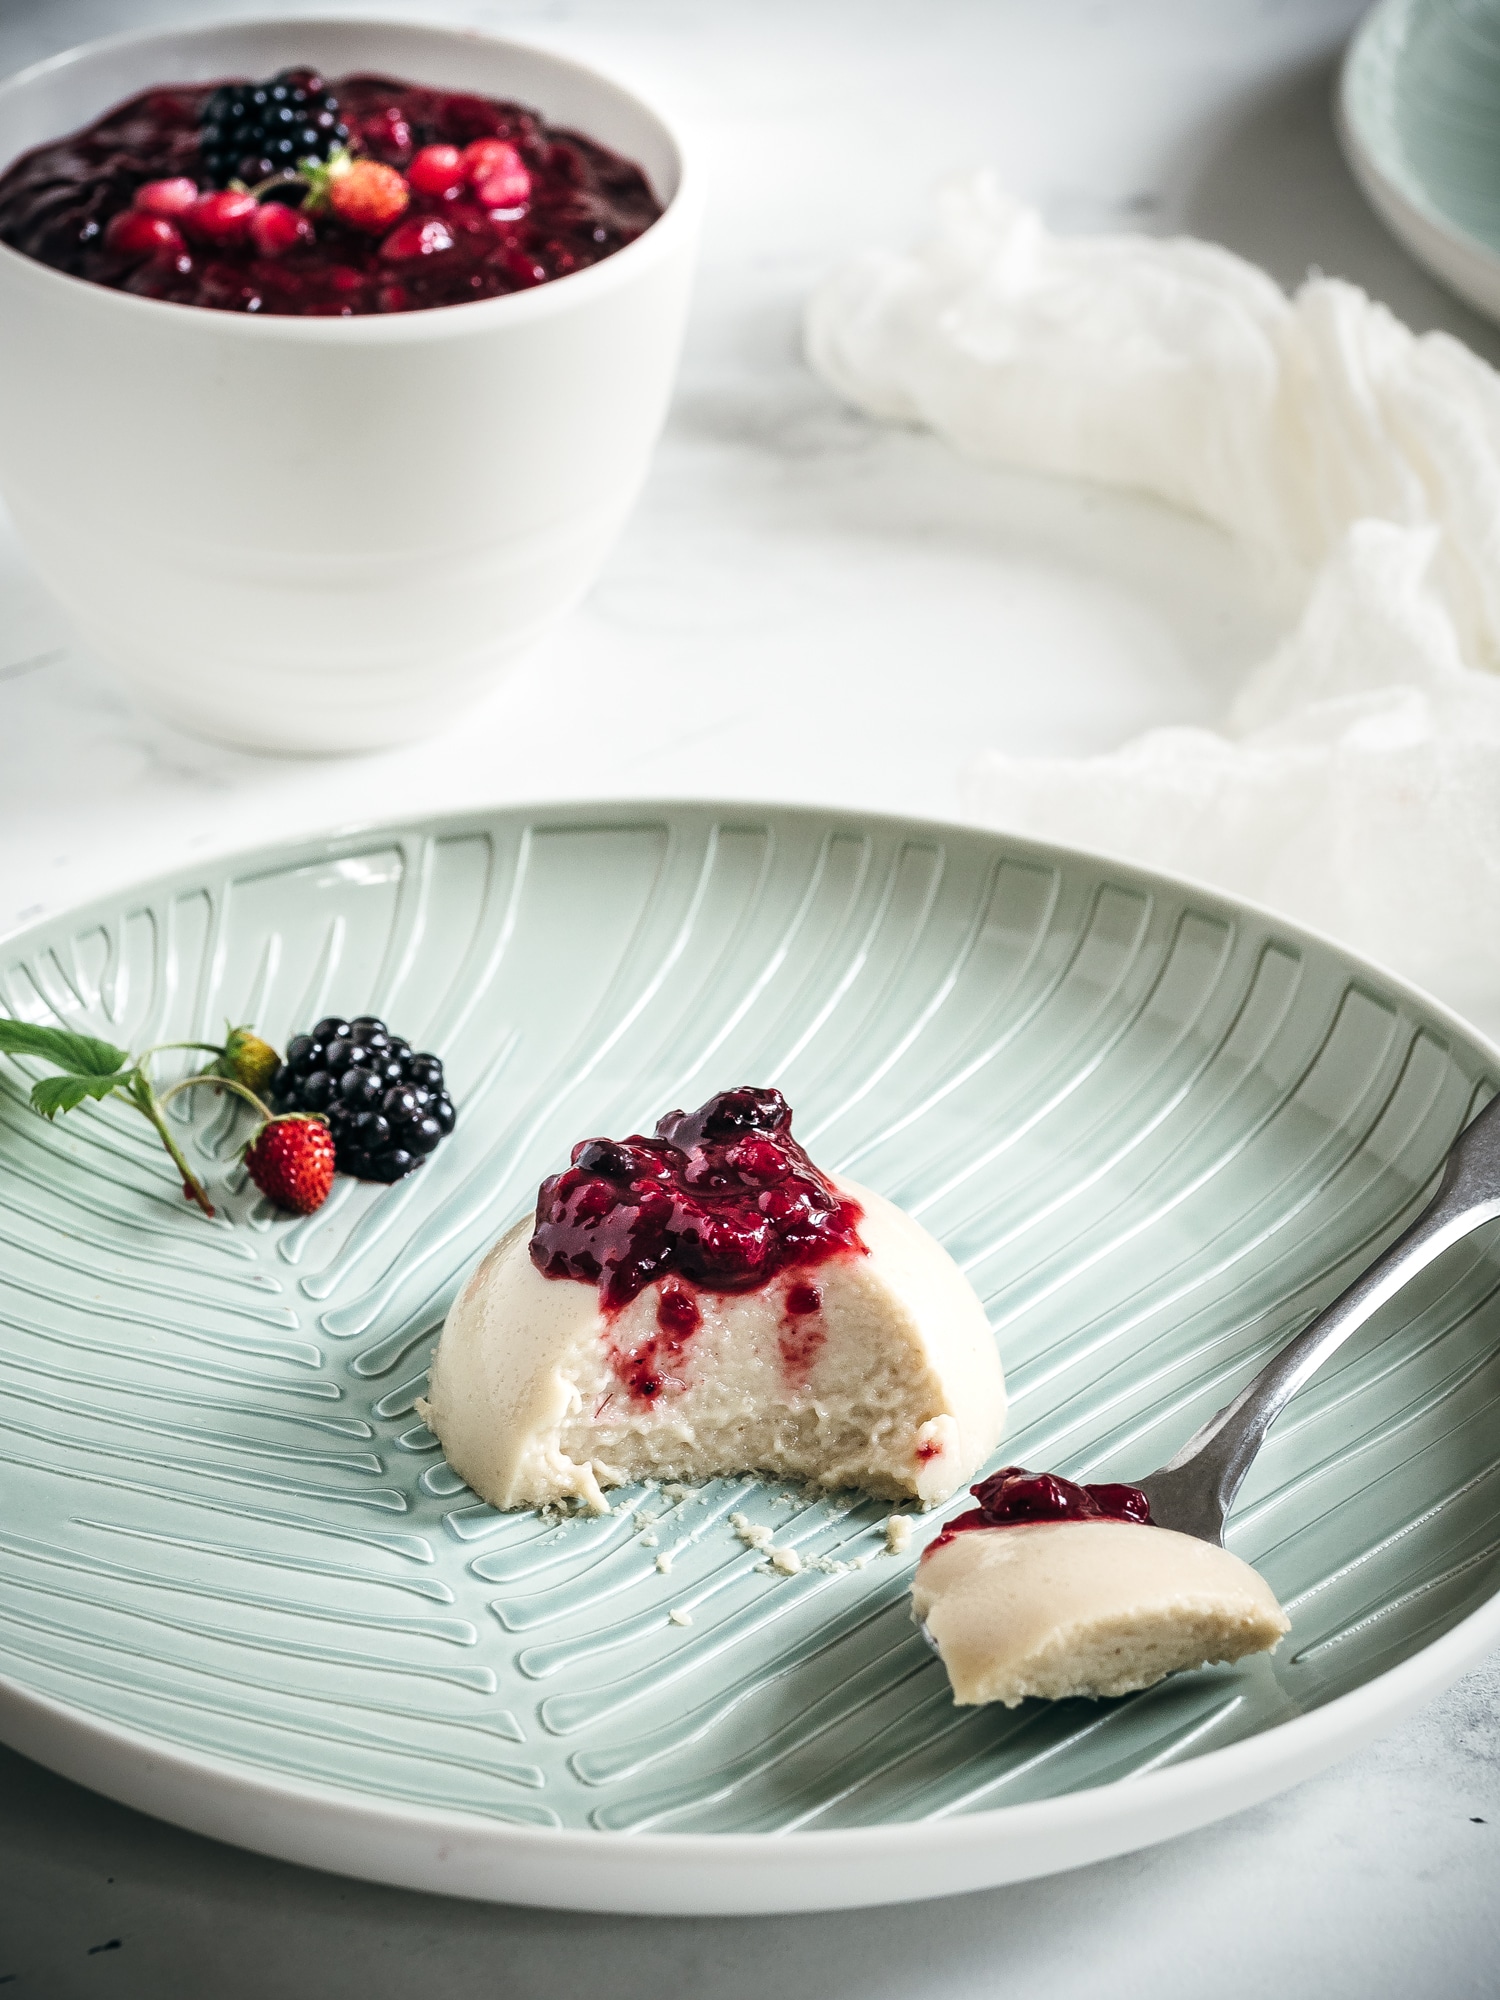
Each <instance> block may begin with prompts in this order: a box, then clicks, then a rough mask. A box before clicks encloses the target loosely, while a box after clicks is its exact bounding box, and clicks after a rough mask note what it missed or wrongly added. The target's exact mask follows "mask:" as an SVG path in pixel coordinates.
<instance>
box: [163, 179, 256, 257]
mask: <svg viewBox="0 0 1500 2000" xmlns="http://www.w3.org/2000/svg"><path fill="white" fill-rule="evenodd" d="M258 206H259V204H258V203H257V201H256V199H255V197H254V195H253V194H235V193H234V192H233V190H232V189H229V188H226V189H225V190H224V192H223V193H222V194H200V195H199V197H198V199H197V200H196V201H195V202H194V203H193V205H192V207H191V208H187V209H184V210H183V214H182V222H183V227H184V228H185V229H186V230H187V233H188V235H189V236H191V237H194V238H196V239H197V240H198V241H199V242H202V243H241V242H243V241H244V239H245V237H246V236H248V235H249V233H250V223H251V220H252V218H253V217H254V215H255V212H256V209H257V207H258Z"/></svg>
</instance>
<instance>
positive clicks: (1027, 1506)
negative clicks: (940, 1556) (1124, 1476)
mask: <svg viewBox="0 0 1500 2000" xmlns="http://www.w3.org/2000/svg"><path fill="white" fill-rule="evenodd" d="M969 1491H970V1492H971V1493H972V1494H973V1496H974V1498H975V1499H976V1500H977V1501H978V1502H979V1505H978V1506H977V1507H971V1508H970V1509H969V1511H968V1513H967V1514H958V1515H956V1516H955V1517H954V1519H953V1520H951V1521H949V1522H948V1524H947V1526H946V1527H945V1528H944V1529H943V1532H942V1533H941V1534H940V1535H936V1536H934V1538H933V1539H932V1541H931V1542H929V1543H928V1545H927V1548H926V1550H925V1552H924V1553H925V1554H927V1555H931V1554H932V1552H933V1550H934V1549H940V1548H942V1546H943V1544H944V1543H945V1542H951V1541H952V1540H953V1538H954V1536H955V1535H961V1534H962V1533H963V1532H964V1531H965V1530H966V1529H968V1528H1014V1527H1019V1526H1021V1525H1022V1524H1023V1523H1026V1522H1030V1521H1134V1522H1137V1523H1138V1524H1139V1525H1140V1526H1142V1527H1150V1525H1151V1505H1150V1502H1149V1501H1148V1500H1147V1498H1146V1496H1145V1494H1144V1493H1143V1492H1142V1491H1141V1489H1140V1488H1139V1487H1138V1486H1118V1485H1116V1486H1076V1485H1075V1484H1074V1483H1073V1481H1072V1480H1071V1479H1060V1478H1059V1477H1058V1475H1057V1474H1056V1473H1055V1472H1027V1471H1026V1470H1025V1468H1024V1467H1023V1466H1019V1465H1006V1466H1002V1467H1001V1469H1000V1471H999V1472H992V1473H991V1474H990V1476H989V1478H988V1479H982V1480H980V1482H979V1484H978V1485H977V1486H971V1487H970V1488H969Z"/></svg>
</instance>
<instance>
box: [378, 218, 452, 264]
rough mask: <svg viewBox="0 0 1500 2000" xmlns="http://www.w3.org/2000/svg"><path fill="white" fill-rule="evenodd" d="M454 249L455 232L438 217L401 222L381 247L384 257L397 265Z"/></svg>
mask: <svg viewBox="0 0 1500 2000" xmlns="http://www.w3.org/2000/svg"><path fill="white" fill-rule="evenodd" d="M452 248H453V231H452V230H451V229H450V228H449V227H448V225H447V223H446V222H444V221H443V219H442V217H441V216H438V215H412V216H408V218H407V219H406V221H405V222H400V223H398V224H397V225H396V227H395V228H394V229H393V230H392V231H391V233H390V235H389V236H387V238H386V239H385V241H384V243H382V244H381V246H380V254H381V256H382V257H389V258H391V259H392V260H393V261H395V262H397V263H402V262H405V261H406V259H408V258H411V257H433V256H436V255H437V253H438V252H439V251H440V250H451V249H452Z"/></svg>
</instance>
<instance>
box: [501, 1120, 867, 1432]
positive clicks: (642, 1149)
mask: <svg viewBox="0 0 1500 2000" xmlns="http://www.w3.org/2000/svg"><path fill="white" fill-rule="evenodd" d="M860 1214H861V1211H860V1208H859V1205H858V1203H857V1202H852V1201H847V1200H845V1199H844V1197H843V1196H841V1195H840V1194H839V1193H838V1191H837V1190H836V1189H835V1188H833V1187H832V1186H831V1185H830V1184H829V1182H828V1181H827V1180H825V1178H824V1177H823V1175H822V1174H820V1173H819V1172H818V1170H817V1168H816V1167H815V1166H814V1165H813V1163H812V1161H811V1160H809V1159H808V1157H807V1155H806V1153H804V1152H803V1150H802V1148H801V1147H800V1146H799V1145H798V1144H797V1141H796V1140H795V1139H794V1138H793V1137H792V1114H791V1111H790V1110H789V1108H788V1106H787V1103H786V1100H785V1098H784V1097H783V1096H782V1095H781V1093H780V1091H778V1090H755V1089H751V1088H749V1087H745V1088H743V1089H739V1090H725V1091H721V1092H720V1093H719V1094H718V1096H717V1097H711V1098H710V1099H709V1100H708V1102H707V1103H706V1104H704V1105H700V1107H699V1108H698V1110H696V1111H669V1112H668V1113H667V1115H666V1117H665V1118H663V1119H661V1120H660V1121H659V1123H658V1124H657V1127H656V1132H655V1135H654V1137H652V1138H649V1139H648V1138H643V1137H642V1136H641V1134H639V1133H633V1134H632V1135H631V1137H630V1138H628V1139H620V1140H615V1139H584V1140H582V1141H581V1142H580V1143H579V1144H578V1145H576V1146H575V1147H574V1148H573V1163H572V1165H571V1166H570V1167H568V1168H566V1169H565V1171H564V1172H562V1173H560V1174H553V1175H552V1176H551V1178H550V1179H548V1180H545V1181H543V1182H542V1187H541V1192H540V1194H539V1195H538V1197H537V1206H536V1233H535V1234H534V1235H533V1237H532V1239H531V1261H532V1262H533V1263H534V1264H535V1265H536V1267H537V1269H538V1270H539V1271H540V1272H541V1273H542V1275H543V1276H544V1277H548V1278H573V1279H576V1280H577V1281H578V1282H580V1283H582V1284H589V1285H597V1286H598V1287H599V1294H600V1301H601V1304H602V1305H603V1308H604V1311H605V1312H606V1314H609V1315H613V1314H616V1313H618V1312H619V1311H620V1310H621V1309H622V1308H623V1307H624V1306H627V1305H629V1303H630V1301H631V1300H632V1299H633V1298H635V1297H637V1296H638V1294H639V1293H641V1292H642V1291H644V1290H645V1288H646V1286H647V1285H650V1284H653V1283H655V1282H656V1280H657V1279H660V1278H666V1277H669V1276H670V1277H674V1278H675V1279H676V1280H677V1282H676V1283H675V1284H673V1285H671V1286H670V1287H668V1288H666V1289H664V1290H663V1292H662V1293H661V1295H660V1296H659V1298H658V1301H657V1309H656V1323H657V1329H658V1330H657V1333H656V1334H655V1335H654V1336H653V1337H652V1338H651V1339H650V1340H648V1341H645V1342H642V1343H641V1344H639V1345H638V1346H637V1347H635V1348H633V1349H631V1350H630V1351H629V1352H628V1353H624V1352H622V1353H619V1354H616V1355H615V1357H614V1362H615V1372H616V1374H617V1375H618V1376H619V1377H620V1379H621V1381H622V1382H623V1383H624V1384H625V1386H626V1388H627V1389H629V1391H630V1393H631V1395H632V1396H633V1397H635V1398H637V1399H638V1400H644V1401H647V1402H649V1401H651V1400H653V1399H654V1397H656V1396H657V1395H659V1394H660V1393H661V1390H662V1388H663V1387H664V1386H669V1385H670V1384H671V1382H672V1379H673V1368H674V1366H675V1364H676V1363H677V1362H678V1360H679V1359H680V1357H681V1355H682V1352H683V1349H684V1348H685V1346H686V1345H687V1343H688V1342H689V1341H690V1340H691V1338H692V1336H693V1334H694V1333H696V1332H697V1330H698V1326H699V1323H700V1320H701V1314H700V1312H699V1308H698V1303H697V1300H696V1298H695V1297H694V1295H693V1293H694V1288H697V1289H699V1290H702V1291H710V1292H750V1291H756V1290H758V1289H759V1288H760V1287H761V1286H763V1285H767V1284H769V1283H770V1281H771V1280H772V1279H773V1278H775V1277H777V1276H779V1275H780V1274H781V1273H782V1272H783V1271H790V1270H795V1271H803V1270H809V1269H813V1268H815V1267H816V1266H817V1265H819V1264H823V1263H826V1262H827V1261H828V1259H829V1258H831V1257H838V1256H863V1255H864V1253H865V1246H864V1244H863V1243H862V1242H861V1241H860V1238H859V1220H860ZM822 1303H823V1301H822V1296H821V1294H820V1293H819V1291H818V1289H817V1287H816V1286H815V1285H812V1284H808V1283H806V1282H804V1281H802V1280H801V1279H799V1280H798V1281H797V1282H795V1283H794V1284H792V1285H791V1286H789V1287H788V1290H787V1298H786V1306H785V1314H786V1324H787V1325H788V1327H790V1328H797V1329H802V1330H801V1331H799V1332H797V1333H794V1334H793V1335H792V1338H793V1341H794V1343H795V1348H796V1353H795V1357H794V1359H793V1360H788V1357H787V1355H786V1351H785V1348H783V1360H784V1361H787V1365H788V1366H789V1368H790V1367H794V1366H795V1367H796V1368H799V1369H801V1370H802V1371H803V1372H805V1370H806V1368H808V1367H810V1366H811V1363H812V1359H813V1357H814V1355H815V1354H816V1352H817V1349H818V1347H819V1346H821V1344H822V1339H823V1332H822V1328H821V1326H820V1325H818V1323H817V1315H818V1314H819V1313H820V1312H821V1310H822Z"/></svg>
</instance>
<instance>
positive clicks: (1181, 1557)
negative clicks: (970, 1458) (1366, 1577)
mask: <svg viewBox="0 0 1500 2000" xmlns="http://www.w3.org/2000/svg"><path fill="white" fill-rule="evenodd" d="M973 1493H974V1498H975V1499H976V1500H977V1501H978V1502H979V1505H978V1506H977V1507H973V1508H970V1510H969V1511H968V1512H967V1513H965V1514H960V1515H958V1516H957V1517H956V1518H955V1519H953V1520H952V1521H950V1522H949V1523H948V1524H947V1526H946V1527H945V1528H944V1529H943V1531H942V1533H941V1534H939V1535H936V1536H935V1537H934V1538H933V1540H932V1541H931V1542H930V1543H929V1544H928V1546H927V1548H926V1549H925V1550H924V1551H923V1553H922V1558H921V1561H920V1562H919V1563H918V1565H917V1573H916V1576H915V1578H914V1579H913V1582H912V1591H911V1595H912V1613H913V1616H914V1617H915V1618H916V1619H917V1620H918V1622H919V1623H920V1624H921V1625H922V1626H923V1627H924V1629H925V1631H926V1633H927V1636H928V1639H929V1641H930V1642H931V1644H932V1645H933V1647H934V1648H935V1650H936V1652H937V1654H938V1657H939V1658H940V1659H941V1660H942V1662H943V1665H944V1666H945V1667H946V1668H947V1670H948V1679H949V1681H950V1682H951V1683H952V1686H953V1699H954V1701H955V1702H957V1703H958V1704H959V1705H960V1706H961V1707H963V1706H967V1705H971V1704H977V1703H982V1702H991V1701H997V1702H1002V1703H1003V1704H1004V1705H1005V1706H1006V1707H1007V1708H1015V1707H1017V1706H1018V1705H1019V1704H1020V1703H1021V1702H1023V1701H1025V1700H1027V1699H1028V1698H1029V1697H1040V1698H1041V1699H1042V1700H1046V1701H1063V1700H1067V1699H1069V1698H1070V1697H1074V1696H1079V1695H1091V1696H1108V1695H1122V1694H1132V1693H1134V1692H1135V1690H1136V1689H1137V1688H1145V1687H1151V1686H1152V1685H1153V1684H1154V1683H1155V1682H1157V1681H1159V1680H1163V1679H1165V1677H1166V1676H1167V1675H1168V1674H1171V1673H1177V1672H1178V1671H1180V1670H1181V1669H1183V1668H1188V1667H1202V1666H1213V1665H1217V1664H1219V1663H1221V1662H1227V1661H1231V1660H1239V1659H1243V1658H1244V1657H1245V1656H1246V1655H1247V1654H1250V1653H1263V1652H1270V1651H1272V1650H1273V1649H1274V1648H1275V1646H1276V1645H1277V1643H1278V1641H1279V1640H1280V1639H1281V1638H1282V1637H1283V1635H1284V1634H1285V1633H1287V1632H1288V1631H1290V1630H1291V1624H1290V1621H1289V1620H1288V1618H1287V1615H1286V1613H1285V1612H1284V1611H1283V1610H1282V1608H1281V1606H1280V1605H1279V1604H1278V1603H1277V1601H1276V1597H1275V1594H1274V1592H1273V1591H1272V1589H1271V1587H1270V1585H1269V1584H1268V1583H1267V1582H1266V1580H1265V1578H1264V1577H1262V1576H1260V1575H1259V1574H1258V1573H1257V1572H1256V1571H1255V1570H1253V1569H1252V1568H1251V1567H1250V1565H1249V1564H1248V1563H1246V1562H1241V1560H1240V1558H1239V1557H1238V1556H1236V1555H1231V1554H1230V1553H1229V1551H1228V1550H1227V1549H1223V1548H1219V1547H1217V1546H1216V1545H1215V1544H1213V1543H1211V1542H1206V1541H1202V1540H1200V1539H1199V1537H1198V1536H1196V1535H1184V1534H1179V1533H1178V1532H1177V1531H1176V1530H1175V1529H1173V1528H1160V1527H1157V1526H1155V1525H1154V1524H1153V1523H1152V1520H1151V1510H1150V1506H1149V1504H1148V1502H1147V1499H1146V1495H1145V1494H1144V1493H1143V1492H1142V1491H1141V1490H1140V1488H1139V1487H1138V1486H1078V1485H1075V1484H1074V1483H1073V1481H1072V1480H1070V1479H1060V1478H1058V1477H1057V1476H1056V1475H1055V1474H1053V1473H1050V1472H1043V1473H1030V1472H1026V1471H1024V1470H1023V1469H1022V1468H1021V1467H1020V1466H1015V1465H1012V1466H1007V1467H1005V1469H1004V1470H1003V1471H1001V1472H996V1473H993V1474H992V1475H991V1476H990V1477H989V1478H988V1479H985V1480H982V1481H981V1482H980V1483H979V1485H977V1486H976V1487H974V1488H973Z"/></svg>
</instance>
